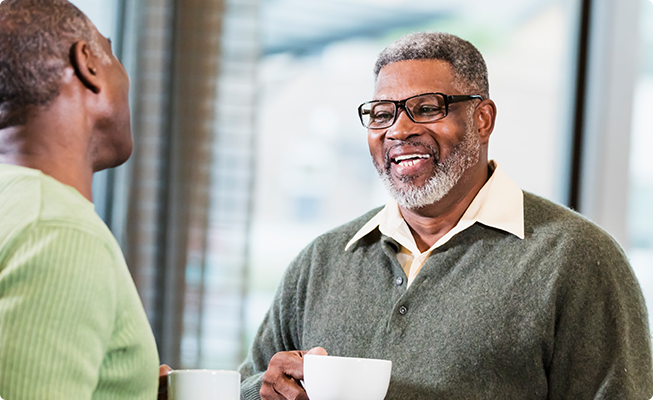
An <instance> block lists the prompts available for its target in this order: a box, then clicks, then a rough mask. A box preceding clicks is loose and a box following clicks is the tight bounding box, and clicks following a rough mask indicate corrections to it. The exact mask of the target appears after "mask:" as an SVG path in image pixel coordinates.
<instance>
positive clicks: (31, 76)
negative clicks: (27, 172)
mask: <svg viewBox="0 0 653 400" xmlns="http://www.w3.org/2000/svg"><path fill="white" fill-rule="evenodd" d="M92 26H93V25H92V24H91V22H90V21H89V20H88V19H87V18H86V16H85V15H84V14H83V13H82V12H81V11H80V10H79V9H78V8H77V7H75V6H74V5H72V4H71V3H69V2H68V1H67V0H4V1H2V2H0V129H3V128H6V127H9V126H16V125H23V124H25V123H26V121H27V120H28V118H29V115H30V113H32V112H34V111H35V110H36V109H38V108H39V107H47V106H48V105H49V104H51V103H52V102H53V101H54V100H55V99H56V98H57V96H58V95H59V86H60V83H61V79H62V77H63V73H64V69H65V68H66V66H68V65H69V63H70V50H71V47H72V45H73V44H74V43H75V42H77V41H79V40H86V41H87V42H88V43H89V44H90V46H91V50H92V51H93V52H94V53H96V54H104V51H103V50H102V48H101V46H100V45H99V44H98V41H97V37H96V36H97V35H96V33H95V32H96V31H95V29H93V28H92Z"/></svg>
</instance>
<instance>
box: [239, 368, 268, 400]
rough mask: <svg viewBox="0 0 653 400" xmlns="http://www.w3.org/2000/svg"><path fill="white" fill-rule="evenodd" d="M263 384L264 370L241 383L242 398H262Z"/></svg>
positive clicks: (258, 399)
mask: <svg viewBox="0 0 653 400" xmlns="http://www.w3.org/2000/svg"><path fill="white" fill-rule="evenodd" d="M262 385H263V372H261V373H258V374H256V375H253V376H250V377H249V378H247V379H245V380H244V381H243V382H242V383H241V384H240V398H241V399H242V400H260V399H261V386H262Z"/></svg>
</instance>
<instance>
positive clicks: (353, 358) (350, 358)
mask: <svg viewBox="0 0 653 400" xmlns="http://www.w3.org/2000/svg"><path fill="white" fill-rule="evenodd" d="M306 357H311V358H312V357H324V358H325V359H333V360H351V361H366V362H367V361H371V362H381V363H390V364H392V360H382V359H380V358H362V357H341V356H329V355H326V356H325V355H323V354H304V358H306Z"/></svg>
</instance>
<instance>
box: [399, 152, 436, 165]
mask: <svg viewBox="0 0 653 400" xmlns="http://www.w3.org/2000/svg"><path fill="white" fill-rule="evenodd" d="M429 158H431V155H430V154H406V155H403V156H399V157H394V158H392V162H393V163H395V164H397V165H399V166H400V167H410V166H413V165H415V164H417V163H418V162H420V161H422V160H426V159H429Z"/></svg>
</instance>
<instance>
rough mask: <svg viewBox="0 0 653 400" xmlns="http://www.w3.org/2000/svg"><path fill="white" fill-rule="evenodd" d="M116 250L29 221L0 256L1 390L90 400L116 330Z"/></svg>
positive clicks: (35, 399)
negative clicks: (2, 255) (29, 223)
mask: <svg viewBox="0 0 653 400" xmlns="http://www.w3.org/2000/svg"><path fill="white" fill-rule="evenodd" d="M114 266H115V263H114V260H113V255H112V253H111V252H110V250H109V248H108V247H107V246H106V245H105V244H104V243H103V242H102V241H101V240H100V239H98V238H97V237H95V236H93V235H90V234H88V233H86V232H84V231H81V230H78V229H73V228H61V227H56V226H38V225H37V226H34V227H31V228H29V229H28V230H27V231H25V232H24V233H23V234H22V235H21V236H20V237H18V238H17V239H16V242H15V243H14V244H13V246H12V248H11V249H10V250H9V251H5V252H4V257H3V259H2V260H0V396H1V397H3V398H5V399H11V400H41V399H50V400H82V399H83V400H88V399H91V398H92V396H93V392H94V390H95V387H96V385H97V382H98V378H99V377H98V375H99V369H100V366H101V364H102V361H103V358H104V355H105V352H106V348H107V343H108V341H109V339H110V337H111V333H112V331H113V329H114V318H115V313H116V302H117V298H116V297H117V296H116V287H115V282H116V277H115V271H114Z"/></svg>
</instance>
